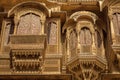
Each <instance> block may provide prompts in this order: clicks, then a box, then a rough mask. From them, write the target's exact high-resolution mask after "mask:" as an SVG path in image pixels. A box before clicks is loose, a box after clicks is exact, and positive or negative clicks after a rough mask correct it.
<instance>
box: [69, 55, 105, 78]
mask: <svg viewBox="0 0 120 80" xmlns="http://www.w3.org/2000/svg"><path fill="white" fill-rule="evenodd" d="M106 66H107V62H106V60H105V59H102V58H101V57H99V56H95V55H92V54H89V55H81V54H79V55H77V56H76V57H74V59H72V60H70V61H69V62H68V64H67V67H68V71H69V72H70V73H72V74H73V75H75V76H76V78H77V79H78V80H97V79H98V78H99V75H100V73H101V72H105V71H106Z"/></svg>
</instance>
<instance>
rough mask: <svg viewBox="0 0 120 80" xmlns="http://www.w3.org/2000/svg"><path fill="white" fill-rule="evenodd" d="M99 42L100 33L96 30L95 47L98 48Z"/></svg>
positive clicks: (100, 42) (100, 40)
mask: <svg viewBox="0 0 120 80" xmlns="http://www.w3.org/2000/svg"><path fill="white" fill-rule="evenodd" d="M101 44H102V39H101V36H100V33H99V32H98V31H97V30H96V31H95V45H96V47H98V48H100V46H101Z"/></svg>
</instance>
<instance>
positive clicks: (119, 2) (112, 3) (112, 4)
mask: <svg viewBox="0 0 120 80" xmlns="http://www.w3.org/2000/svg"><path fill="white" fill-rule="evenodd" d="M119 4H120V0H114V1H112V0H111V1H110V2H109V6H115V5H116V6H117V5H119Z"/></svg>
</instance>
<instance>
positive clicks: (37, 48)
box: [9, 35, 46, 74]
mask: <svg viewBox="0 0 120 80" xmlns="http://www.w3.org/2000/svg"><path fill="white" fill-rule="evenodd" d="M45 41H46V35H11V36H10V42H9V46H10V49H11V50H10V56H11V68H12V70H13V73H18V74H23V73H24V74H36V73H37V74H38V73H39V74H40V73H42V65H43V63H44V56H45V50H46V42H45Z"/></svg>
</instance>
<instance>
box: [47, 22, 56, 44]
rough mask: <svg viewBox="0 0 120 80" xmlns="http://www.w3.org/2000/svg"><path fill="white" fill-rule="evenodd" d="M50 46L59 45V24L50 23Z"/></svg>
mask: <svg viewBox="0 0 120 80" xmlns="http://www.w3.org/2000/svg"><path fill="white" fill-rule="evenodd" d="M48 44H51V45H55V44H57V24H56V23H55V22H49V23H48Z"/></svg>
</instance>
